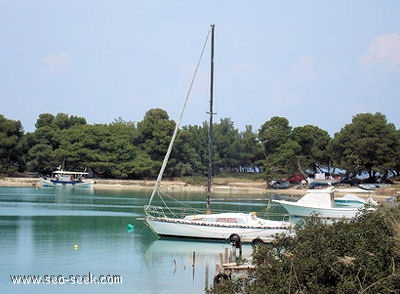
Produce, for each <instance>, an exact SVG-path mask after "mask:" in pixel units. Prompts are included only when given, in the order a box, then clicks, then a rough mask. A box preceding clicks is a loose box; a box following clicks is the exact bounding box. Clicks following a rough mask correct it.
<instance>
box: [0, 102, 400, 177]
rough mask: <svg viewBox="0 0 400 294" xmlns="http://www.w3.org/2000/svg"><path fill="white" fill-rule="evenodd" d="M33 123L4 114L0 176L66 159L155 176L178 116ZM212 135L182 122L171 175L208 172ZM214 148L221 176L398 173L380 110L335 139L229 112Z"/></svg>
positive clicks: (393, 136)
mask: <svg viewBox="0 0 400 294" xmlns="http://www.w3.org/2000/svg"><path fill="white" fill-rule="evenodd" d="M35 127H36V129H35V131H34V132H31V133H30V132H28V133H26V134H25V133H24V131H23V128H22V125H21V122H20V121H14V120H9V119H7V118H5V117H4V116H3V115H0V175H13V176H16V175H22V174H24V173H25V172H38V173H40V174H43V175H47V174H50V173H51V172H52V171H53V170H54V169H55V167H57V166H59V165H60V164H61V163H63V162H65V168H66V169H69V170H84V169H87V170H88V171H90V172H92V173H93V175H94V176H95V177H103V178H121V179H142V178H154V177H156V175H157V173H158V171H159V169H160V167H161V164H162V161H163V158H164V155H165V153H166V150H167V147H168V144H169V142H170V138H171V136H172V133H173V130H174V127H175V122H174V121H173V120H170V118H169V116H168V114H167V112H166V111H164V110H162V109H151V110H149V111H148V112H147V113H146V114H145V116H144V118H143V120H142V121H140V122H137V123H134V122H126V121H124V120H122V119H117V120H115V121H114V122H112V123H110V124H95V125H89V124H87V122H86V119H85V118H82V117H77V116H73V115H71V116H69V115H68V114H64V113H59V114H57V115H55V116H54V115H52V114H48V113H44V114H41V115H40V116H39V118H38V119H37V122H36V124H35ZM207 136H208V125H207V123H206V122H204V123H203V125H201V126H197V125H188V126H183V127H182V128H181V129H180V130H179V133H178V137H177V140H176V143H175V145H174V149H173V153H172V155H171V159H170V160H169V163H168V166H167V170H166V176H169V177H176V176H194V175H204V174H205V173H206V171H207V166H208V162H207V160H208V159H207V152H208V148H207V144H208V138H207ZM212 148H213V152H212V155H213V158H212V160H213V167H214V173H215V174H220V173H240V172H254V171H255V170H256V171H259V170H261V171H263V173H264V175H265V177H266V178H267V179H273V178H275V179H276V178H281V177H285V176H287V175H290V174H292V173H298V172H302V173H305V172H318V171H322V170H325V169H326V168H327V167H336V168H340V169H341V170H346V171H347V173H348V174H349V175H352V176H354V175H357V174H359V173H368V174H369V175H370V176H371V177H374V176H375V175H376V174H378V173H379V175H382V176H384V177H389V176H390V175H398V174H399V172H400V131H399V130H396V128H395V126H394V125H393V124H392V123H389V122H387V119H386V117H385V115H383V114H381V113H375V114H371V113H364V114H358V115H355V116H354V117H353V120H352V122H351V123H349V124H347V125H345V126H344V127H343V128H342V129H341V130H340V131H339V132H338V133H336V134H335V135H334V137H333V138H331V137H330V135H329V134H328V132H326V131H325V130H322V129H320V128H318V127H316V126H312V125H305V126H300V127H291V126H290V124H289V121H288V120H287V119H286V118H283V117H272V118H271V119H270V120H268V121H266V122H265V123H264V124H263V125H262V126H261V128H260V129H259V130H258V132H254V131H253V130H252V127H251V126H247V127H246V129H245V131H243V132H240V131H239V130H238V129H236V128H235V127H234V123H233V121H232V120H231V119H229V118H224V119H221V120H220V121H219V122H218V123H216V124H215V125H214V144H213V147H212ZM331 172H333V170H331Z"/></svg>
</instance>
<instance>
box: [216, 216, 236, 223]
mask: <svg viewBox="0 0 400 294" xmlns="http://www.w3.org/2000/svg"><path fill="white" fill-rule="evenodd" d="M217 223H230V224H236V223H237V220H236V218H233V217H220V218H217Z"/></svg>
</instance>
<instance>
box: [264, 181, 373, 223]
mask: <svg viewBox="0 0 400 294" xmlns="http://www.w3.org/2000/svg"><path fill="white" fill-rule="evenodd" d="M334 191H335V189H334V188H333V187H330V188H327V189H320V190H317V189H312V190H308V191H307V193H306V194H305V195H304V196H303V197H301V198H300V199H299V200H298V201H287V200H272V201H273V202H275V203H279V204H280V205H282V206H283V207H284V208H285V209H286V210H287V211H288V213H289V214H290V215H292V216H296V217H308V216H310V215H312V214H317V215H318V216H320V217H322V218H326V219H342V218H346V219H352V218H354V217H355V216H356V215H357V214H358V213H361V212H362V209H363V207H366V206H365V204H366V203H362V204H361V203H360V199H356V198H355V197H357V196H355V197H349V196H347V197H346V196H344V197H342V198H341V199H340V198H337V199H339V201H342V205H338V204H337V203H335V197H334ZM357 198H359V197H357ZM371 209H374V208H371Z"/></svg>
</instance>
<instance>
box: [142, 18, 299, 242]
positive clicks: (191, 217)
mask: <svg viewBox="0 0 400 294" xmlns="http://www.w3.org/2000/svg"><path fill="white" fill-rule="evenodd" d="M207 39H208V37H207ZM203 48H204V47H203ZM203 50H204V49H203ZM202 53H203V52H202ZM213 68H214V25H212V26H211V83H210V84H211V85H210V88H211V89H210V111H209V112H208V113H209V115H210V121H209V133H208V160H209V162H208V179H207V201H206V205H205V208H204V209H194V208H191V207H188V206H187V205H186V204H185V203H181V202H178V201H177V200H175V199H173V197H172V196H170V195H168V194H166V193H163V192H162V189H161V180H162V177H163V173H164V170H165V168H166V165H167V163H168V159H169V156H170V154H171V151H172V148H173V145H174V141H175V138H176V135H177V132H178V128H179V125H180V122H181V119H182V115H183V112H184V109H185V106H186V103H187V100H188V96H187V97H186V100H185V103H184V106H183V108H182V111H181V114H180V118H179V120H178V122H177V123H176V125H175V130H174V133H173V135H172V138H171V141H170V144H169V147H168V151H167V153H166V155H165V157H164V161H163V165H162V167H161V169H160V172H159V174H158V177H157V181H156V184H155V186H154V189H153V191H152V194H151V196H150V200H149V203H148V205H145V206H144V212H145V222H146V224H147V225H148V226H149V227H150V229H151V230H152V231H153V232H154V233H155V234H157V235H158V236H159V237H169V238H185V239H197V240H199V239H201V240H220V241H226V240H228V239H229V237H230V236H231V235H232V234H237V235H239V236H240V238H241V240H242V241H243V242H253V241H254V240H256V239H257V240H259V239H261V240H262V241H264V242H270V241H272V240H273V238H274V237H275V236H276V234H290V233H291V231H292V227H293V224H292V223H291V222H289V221H285V220H283V218H282V219H281V220H269V219H262V218H259V217H258V216H257V215H256V214H255V213H252V212H250V213H243V212H231V211H229V212H216V211H213V210H212V207H211V201H210V199H211V192H212V189H211V186H212V174H213V169H212V155H211V151H212V148H211V145H212V133H213V131H212V130H213V114H214V112H213ZM196 71H197V69H196ZM156 196H157V197H159V199H160V203H162V204H163V206H156V205H153V204H152V203H153V200H154V197H156ZM165 199H167V200H168V201H169V200H171V199H173V200H175V201H176V204H179V207H171V206H170V205H168V206H167V201H166V200H165Z"/></svg>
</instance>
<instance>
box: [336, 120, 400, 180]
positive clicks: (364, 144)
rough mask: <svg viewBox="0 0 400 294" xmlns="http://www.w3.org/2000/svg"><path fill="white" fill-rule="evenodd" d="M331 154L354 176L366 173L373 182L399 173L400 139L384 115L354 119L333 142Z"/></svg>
mask: <svg viewBox="0 0 400 294" xmlns="http://www.w3.org/2000/svg"><path fill="white" fill-rule="evenodd" d="M329 150H330V152H331V154H332V157H333V158H334V159H335V162H336V163H337V164H338V165H340V166H341V167H342V168H344V169H346V170H347V171H349V172H350V173H352V174H359V173H362V172H366V173H368V174H369V176H370V178H373V177H374V176H375V174H376V173H377V172H378V173H380V174H381V175H383V176H384V177H386V176H387V175H388V173H389V172H390V171H394V170H396V166H398V163H397V162H398V160H399V158H400V155H399V154H400V136H399V132H398V131H396V128H395V126H394V125H393V124H392V123H388V122H387V120H386V117H385V115H383V114H381V113H379V112H378V113H375V114H371V113H362V114H357V115H355V116H354V117H353V119H352V122H351V123H350V124H347V125H345V126H344V127H343V128H342V129H341V131H340V132H338V133H336V134H335V136H334V138H333V139H332V142H331V145H330V146H329Z"/></svg>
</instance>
